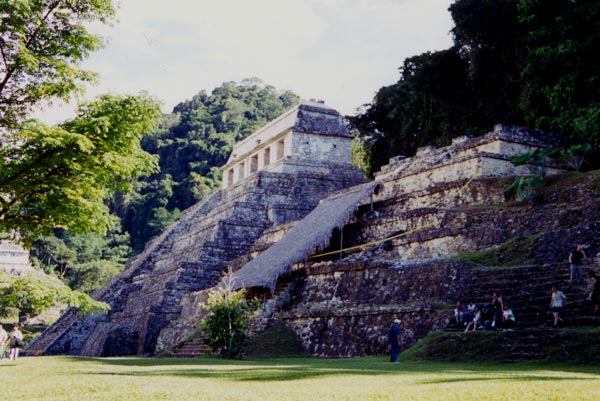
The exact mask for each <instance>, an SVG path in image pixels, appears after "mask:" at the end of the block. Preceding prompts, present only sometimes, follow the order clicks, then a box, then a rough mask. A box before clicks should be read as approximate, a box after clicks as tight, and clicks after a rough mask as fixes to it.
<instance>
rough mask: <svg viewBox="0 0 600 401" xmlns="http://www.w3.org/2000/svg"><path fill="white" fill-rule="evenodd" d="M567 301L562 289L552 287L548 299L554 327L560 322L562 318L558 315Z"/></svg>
mask: <svg viewBox="0 0 600 401" xmlns="http://www.w3.org/2000/svg"><path fill="white" fill-rule="evenodd" d="M565 302H567V297H566V296H565V294H563V292H562V291H559V290H557V289H556V287H552V298H551V299H550V308H551V309H552V314H553V315H554V327H558V322H559V321H560V322H562V321H563V320H562V318H561V317H560V313H561V311H562V309H563V307H564V305H565Z"/></svg>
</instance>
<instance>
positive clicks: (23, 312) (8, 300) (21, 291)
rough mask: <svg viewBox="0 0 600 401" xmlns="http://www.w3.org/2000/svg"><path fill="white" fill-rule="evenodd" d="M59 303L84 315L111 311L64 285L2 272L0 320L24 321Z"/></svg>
mask: <svg viewBox="0 0 600 401" xmlns="http://www.w3.org/2000/svg"><path fill="white" fill-rule="evenodd" d="M56 304H64V305H68V306H75V307H78V308H79V309H78V310H79V313H81V314H84V315H86V314H90V313H102V312H107V311H109V310H110V307H109V305H108V304H106V303H104V302H99V301H95V300H94V299H92V298H90V297H89V296H87V295H86V294H84V293H82V292H79V291H72V290H71V289H70V288H69V287H67V286H65V285H64V284H63V283H61V282H52V283H49V282H48V279H47V278H44V279H42V278H39V277H35V276H34V275H26V276H23V277H12V276H8V275H6V274H4V273H2V272H0V317H3V318H6V317H13V316H18V318H19V321H21V322H23V321H25V320H26V319H27V318H30V317H33V316H37V315H39V314H41V313H43V312H44V311H45V310H46V309H48V308H50V307H52V306H54V305H56Z"/></svg>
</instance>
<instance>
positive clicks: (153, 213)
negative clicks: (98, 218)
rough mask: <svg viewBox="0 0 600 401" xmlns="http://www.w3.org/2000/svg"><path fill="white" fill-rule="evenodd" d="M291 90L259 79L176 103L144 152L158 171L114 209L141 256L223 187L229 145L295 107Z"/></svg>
mask: <svg viewBox="0 0 600 401" xmlns="http://www.w3.org/2000/svg"><path fill="white" fill-rule="evenodd" d="M299 101H300V99H299V98H298V96H296V95H295V94H293V93H292V92H289V91H286V92H279V91H277V90H276V89H275V88H274V87H272V86H269V85H265V84H263V83H262V82H261V81H260V80H258V79H246V80H243V81H242V82H240V83H235V82H225V83H223V84H222V85H221V86H220V87H218V88H216V89H215V90H214V91H213V92H212V93H211V94H210V95H209V94H207V93H206V92H204V91H201V92H200V93H198V94H197V95H196V96H194V97H193V98H192V99H190V100H188V101H185V102H182V103H180V104H178V105H177V106H176V107H175V108H174V110H173V113H172V114H170V115H167V116H165V117H164V118H163V121H162V123H161V125H160V127H159V128H158V129H157V130H155V131H154V132H153V133H150V132H148V135H146V136H145V137H144V139H143V148H144V149H145V150H146V151H148V152H149V153H152V154H154V155H157V156H158V157H159V165H160V172H159V173H156V174H154V175H152V176H151V177H148V178H143V179H141V180H139V181H138V182H137V183H136V184H135V189H136V193H135V194H133V195H132V196H131V198H130V199H129V200H127V203H126V204H123V205H119V208H118V209H114V211H115V213H118V215H119V217H121V219H122V221H123V227H124V229H126V230H127V231H128V232H129V233H130V235H131V243H132V247H133V248H134V250H135V251H137V252H140V251H141V250H142V249H143V248H144V245H145V244H146V243H147V242H148V241H149V240H150V239H151V238H153V237H155V236H157V235H159V234H160V233H161V232H162V231H163V230H164V229H165V228H166V227H167V226H168V225H169V224H172V223H173V222H174V221H175V220H176V219H177V218H178V216H179V211H180V210H184V209H186V208H188V207H190V206H192V205H193V204H195V203H197V202H199V201H202V200H204V199H206V198H207V197H208V196H209V195H210V194H212V193H214V192H215V191H217V190H218V189H220V187H221V171H220V170H219V167H220V166H222V165H224V164H225V163H226V162H227V158H228V157H229V154H230V153H231V149H232V148H233V145H234V144H235V143H236V142H238V141H240V140H242V139H244V138H246V137H247V136H248V135H250V134H251V133H252V132H254V131H256V130H257V129H258V128H260V127H262V126H263V125H265V124H266V123H267V122H269V121H270V120H272V119H274V118H276V117H278V116H279V115H280V114H282V113H283V112H284V111H285V110H287V109H289V108H291V107H293V106H294V105H296V104H297V103H298V102H299Z"/></svg>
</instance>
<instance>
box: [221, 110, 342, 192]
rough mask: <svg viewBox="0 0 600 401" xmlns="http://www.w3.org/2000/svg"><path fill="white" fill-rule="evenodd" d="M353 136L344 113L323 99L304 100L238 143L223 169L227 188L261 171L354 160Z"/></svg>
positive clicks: (321, 168)
mask: <svg viewBox="0 0 600 401" xmlns="http://www.w3.org/2000/svg"><path fill="white" fill-rule="evenodd" d="M351 155H352V137H351V136H350V135H349V134H348V129H347V127H346V123H345V122H344V119H343V117H342V116H341V115H340V113H338V112H337V111H336V110H334V109H332V108H330V107H327V106H326V105H325V104H323V103H321V102H307V103H302V104H300V105H298V106H296V107H294V108H292V109H290V110H289V111H288V112H286V113H284V114H282V115H281V116H280V117H279V118H277V119H276V120H274V121H272V122H270V123H269V124H267V125H266V126H264V127H263V128H261V129H260V130H258V131H256V132H255V133H253V134H252V135H250V136H249V137H248V138H246V139H244V140H243V141H241V142H239V143H237V144H236V145H235V146H234V148H233V151H232V153H231V156H230V157H229V160H228V161H227V164H225V165H224V166H223V167H221V170H222V171H223V189H226V188H229V187H231V186H233V185H235V184H237V183H238V182H240V181H242V180H244V179H247V178H248V177H250V176H252V175H254V174H256V173H257V172H259V171H269V172H279V173H292V174H293V173H303V172H307V173H323V174H327V173H329V169H330V167H331V165H332V164H337V165H340V164H348V165H350V164H351Z"/></svg>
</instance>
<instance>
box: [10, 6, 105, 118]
mask: <svg viewBox="0 0 600 401" xmlns="http://www.w3.org/2000/svg"><path fill="white" fill-rule="evenodd" d="M114 15H115V8H114V6H113V4H112V1H110V0H68V1H65V0H61V1H42V0H0V18H1V25H0V27H1V29H0V53H1V54H2V60H1V62H0V128H2V127H6V126H12V125H13V124H14V123H15V122H18V121H19V120H21V119H23V118H24V117H26V116H27V114H28V113H29V112H30V111H31V110H32V108H33V107H34V106H36V105H40V103H50V102H51V101H52V100H54V99H57V98H59V99H63V100H69V98H70V96H71V95H72V94H73V93H74V92H77V91H78V90H79V88H80V85H81V84H82V83H85V82H94V81H95V79H96V74H94V73H91V72H89V71H85V70H82V69H80V68H79V64H80V62H81V61H82V60H84V59H85V58H86V57H87V56H88V55H89V54H90V53H91V52H93V51H95V50H98V49H100V48H101V47H102V39H101V38H100V37H99V36H97V35H93V34H91V33H89V32H88V30H87V29H86V25H87V24H89V23H90V22H94V21H99V22H101V23H110V22H111V21H112V20H113V18H114Z"/></svg>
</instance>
